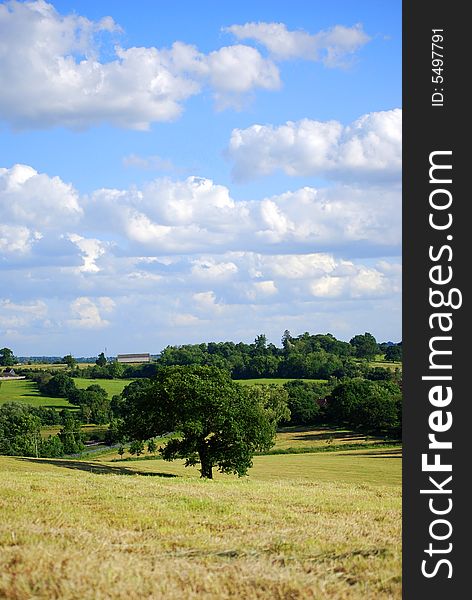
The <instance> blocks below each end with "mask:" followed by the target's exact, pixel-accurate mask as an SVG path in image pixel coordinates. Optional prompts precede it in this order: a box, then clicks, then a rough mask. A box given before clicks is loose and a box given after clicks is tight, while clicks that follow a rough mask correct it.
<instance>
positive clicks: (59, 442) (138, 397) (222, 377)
mask: <svg viewBox="0 0 472 600" xmlns="http://www.w3.org/2000/svg"><path fill="white" fill-rule="evenodd" d="M39 385H40V386H42V390H43V391H46V392H47V393H49V394H50V395H54V394H55V395H65V397H68V398H69V400H70V401H71V402H73V403H74V404H76V405H77V406H78V408H79V411H78V415H79V417H80V420H81V421H82V422H90V421H93V422H95V423H100V422H102V423H105V422H108V421H110V427H109V430H108V432H107V442H108V443H116V442H124V441H125V440H130V441H131V442H132V445H131V447H132V448H133V449H134V450H136V454H139V453H140V448H142V444H143V442H144V441H145V440H150V439H152V438H154V437H155V436H162V435H164V434H168V433H170V432H174V434H175V435H174V436H172V437H171V438H170V439H168V440H167V441H166V443H165V445H164V447H162V448H161V449H160V452H161V454H162V456H163V458H164V459H166V460H173V459H175V458H184V459H185V460H186V464H187V465H193V464H196V463H200V465H201V472H202V477H208V478H211V477H212V469H213V468H214V467H217V468H218V469H219V470H220V471H223V472H228V473H229V472H231V473H236V474H238V475H243V474H244V473H245V472H247V469H248V468H249V467H250V466H251V464H252V456H253V454H254V453H255V452H263V451H267V450H268V449H269V448H270V446H271V445H272V443H273V441H274V437H275V432H276V428H277V425H279V424H281V423H282V424H301V425H309V424H316V423H330V424H332V425H336V426H340V425H347V426H350V427H353V428H356V429H363V430H364V431H372V432H374V431H375V432H379V431H382V432H384V433H387V434H390V435H398V434H399V430H400V420H401V390H400V387H399V385H398V383H396V382H394V381H370V380H365V379H358V378H356V379H348V380H344V381H341V382H335V381H332V382H331V383H329V384H326V383H325V384H323V383H316V382H306V381H290V382H287V383H286V384H285V385H284V386H277V385H269V386H267V385H255V386H244V385H242V384H239V383H237V382H235V381H234V380H232V379H231V376H230V374H229V373H228V372H227V371H225V370H222V369H218V368H217V367H209V366H171V367H162V368H160V369H159V371H158V373H157V375H156V377H155V378H153V379H140V380H137V381H134V382H132V383H131V384H129V385H128V386H127V387H126V388H125V389H124V390H123V392H122V394H121V395H119V396H114V397H113V399H112V400H111V401H110V400H109V399H108V396H107V393H106V391H105V390H103V388H101V387H100V386H96V385H91V386H89V387H88V388H87V389H85V390H79V389H77V388H76V386H75V384H74V381H73V380H72V379H71V378H70V377H68V376H67V375H66V374H65V373H57V374H55V375H54V376H52V377H51V376H50V377H49V378H48V379H44V380H43V381H40V382H39ZM48 418H49V414H48V413H47V412H44V413H43V412H42V411H41V410H40V409H33V408H32V407H26V406H22V405H20V404H15V403H12V404H7V405H4V407H2V410H1V413H0V422H1V423H0V453H3V454H13V455H20V454H21V455H26V456H28V455H29V456H61V455H63V454H71V453H77V452H80V450H81V448H83V440H82V438H81V435H80V427H79V423H78V421H77V420H76V419H75V417H74V416H73V415H72V414H71V412H70V411H64V412H63V413H62V415H61V419H62V424H63V428H62V430H61V432H60V433H59V434H58V435H57V436H50V437H49V438H48V439H47V440H42V439H41V436H40V427H41V424H42V423H44V422H45V421H46V420H47V419H48ZM134 450H133V451H134Z"/></svg>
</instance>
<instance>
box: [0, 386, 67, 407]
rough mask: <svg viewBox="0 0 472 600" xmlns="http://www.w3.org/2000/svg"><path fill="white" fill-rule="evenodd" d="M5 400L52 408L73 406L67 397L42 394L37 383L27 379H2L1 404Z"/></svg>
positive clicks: (0, 388)
mask: <svg viewBox="0 0 472 600" xmlns="http://www.w3.org/2000/svg"><path fill="white" fill-rule="evenodd" d="M5 402H21V403H23V404H31V405H32V406H48V407H50V408H58V409H59V408H61V409H62V408H64V407H69V408H71V407H72V405H71V404H70V403H69V402H68V401H67V400H66V399H65V398H49V397H47V396H42V395H41V394H40V393H39V391H38V387H37V385H36V383H34V382H33V381H28V380H27V379H16V380H15V379H12V380H8V381H2V385H1V386H0V404H4V403H5Z"/></svg>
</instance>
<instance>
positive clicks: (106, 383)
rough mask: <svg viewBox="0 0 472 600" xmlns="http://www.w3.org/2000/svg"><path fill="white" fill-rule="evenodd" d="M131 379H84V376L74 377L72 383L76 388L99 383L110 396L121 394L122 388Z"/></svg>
mask: <svg viewBox="0 0 472 600" xmlns="http://www.w3.org/2000/svg"><path fill="white" fill-rule="evenodd" d="M131 381H132V380H131V379H86V378H84V377H76V378H75V379H74V383H75V385H76V386H77V387H78V388H82V389H83V388H87V387H88V386H89V385H99V386H100V387H102V388H103V389H104V390H105V391H106V392H107V393H108V395H109V397H110V398H111V397H112V396H114V395H115V394H121V392H122V391H123V388H124V387H126V386H127V385H128V384H129V383H131Z"/></svg>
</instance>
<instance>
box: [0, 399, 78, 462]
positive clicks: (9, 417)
mask: <svg viewBox="0 0 472 600" xmlns="http://www.w3.org/2000/svg"><path fill="white" fill-rule="evenodd" d="M42 416H43V415H42V414H41V412H38V410H37V409H35V408H34V407H32V406H28V405H24V404H20V403H19V402H8V403H6V404H3V405H1V406H0V454H6V455H9V456H36V457H60V456H63V455H64V454H78V453H80V452H82V450H83V449H84V443H83V442H84V440H83V434H82V433H81V431H80V423H79V422H78V421H77V420H76V419H74V417H73V415H72V414H71V413H70V411H63V412H62V414H61V415H60V420H61V421H62V429H61V430H60V432H59V433H58V434H57V435H50V436H49V437H48V438H47V439H44V438H43V437H42V436H41V426H42V425H43V424H44V421H43V420H42V418H41V417H42Z"/></svg>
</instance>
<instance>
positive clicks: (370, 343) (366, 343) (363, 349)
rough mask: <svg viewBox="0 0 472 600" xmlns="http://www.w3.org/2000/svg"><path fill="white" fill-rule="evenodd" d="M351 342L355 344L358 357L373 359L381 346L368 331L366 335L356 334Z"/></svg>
mask: <svg viewBox="0 0 472 600" xmlns="http://www.w3.org/2000/svg"><path fill="white" fill-rule="evenodd" d="M349 343H350V344H351V346H354V348H355V353H356V356H357V357H358V358H366V359H367V360H372V359H373V358H374V357H375V355H376V354H377V353H378V351H379V346H378V344H377V341H376V339H375V338H374V336H373V335H372V334H371V333H368V332H367V331H366V332H365V333H364V335H355V336H354V337H353V338H352V339H351V340H350V341H349Z"/></svg>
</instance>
